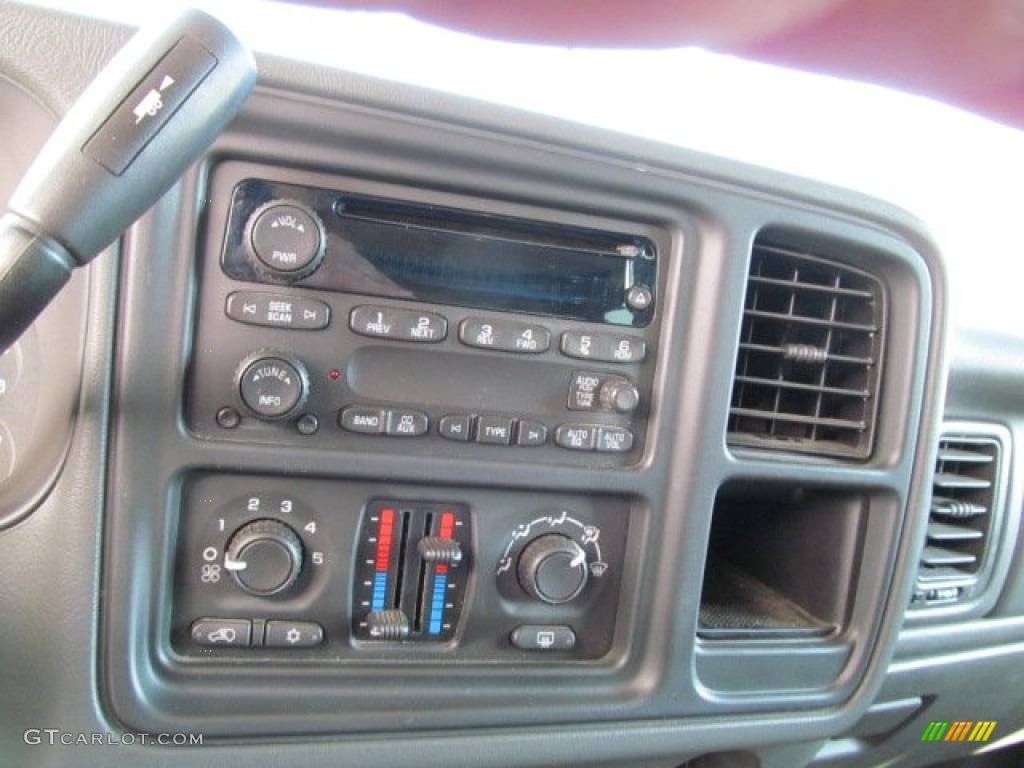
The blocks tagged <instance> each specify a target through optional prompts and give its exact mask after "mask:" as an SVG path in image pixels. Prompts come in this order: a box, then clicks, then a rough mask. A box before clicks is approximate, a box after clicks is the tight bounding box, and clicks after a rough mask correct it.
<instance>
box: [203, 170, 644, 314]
mask: <svg viewBox="0 0 1024 768" xmlns="http://www.w3.org/2000/svg"><path fill="white" fill-rule="evenodd" d="M222 264H223V267H224V270H225V272H226V273H227V274H228V275H229V276H230V277H232V278H234V279H236V280H245V281H251V282H264V283H273V284H289V283H294V282H297V281H298V280H302V281H303V285H307V286H309V287H310V288H317V289H320V290H329V291H341V292H345V293H357V294H363V295H368V296H379V297H385V298H391V299H403V300H412V301H417V302H423V303H429V304H448V305H455V306H464V307H474V308H479V309H487V310H497V311H505V312H519V313H525V314H532V315H540V316H548V317H561V318H566V319H570V320H581V321H584V322H592V323H603V324H608V325H617V326H628V327H634V328H642V327H646V326H647V325H648V324H649V323H650V322H651V319H652V317H653V314H654V305H655V291H656V286H657V280H656V277H657V253H656V249H655V247H654V244H653V243H652V242H651V241H650V240H648V239H646V238H643V237H638V236H635V235H624V234H619V233H614V232H603V231H596V230H590V229H583V228H580V227H574V226H567V225H562V224H554V223H549V222H538V221H528V220H524V219H515V218H509V217H502V216H495V215H489V214H481V213H476V212H468V211H461V210H455V209H451V208H444V207H439V206H433V205H424V204H415V203H408V202H398V201H394V200H385V199H381V198H375V197H369V196H362V195H354V194H348V193H341V192H335V191H329V190H323V189H315V188H310V187H297V186H292V185H287V184H281V183H276V182H269V181H264V180H255V179H249V180H246V181H243V182H242V183H241V184H239V185H238V186H237V187H236V188H235V191H234V196H233V199H232V204H231V214H230V221H229V227H228V236H227V239H226V241H225V245H224V252H223V255H222Z"/></svg>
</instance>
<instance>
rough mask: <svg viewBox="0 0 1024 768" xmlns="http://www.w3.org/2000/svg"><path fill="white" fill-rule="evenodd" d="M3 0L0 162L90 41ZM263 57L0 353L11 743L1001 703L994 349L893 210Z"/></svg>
mask: <svg viewBox="0 0 1024 768" xmlns="http://www.w3.org/2000/svg"><path fill="white" fill-rule="evenodd" d="M0 28H2V29H3V30H4V34H5V39H7V40H9V42H10V44H9V45H7V46H6V47H5V48H4V50H3V51H0V104H2V109H0V114H2V115H3V117H2V118H0V119H2V120H3V122H4V126H5V139H6V142H5V144H6V147H5V150H4V153H5V154H4V166H3V167H2V168H0V183H2V185H3V186H2V189H4V190H6V191H7V193H8V194H9V192H10V190H11V189H13V187H14V185H15V184H16V182H17V180H18V178H20V175H21V173H22V172H23V171H24V168H25V167H27V165H28V164H29V163H30V162H31V160H32V158H33V156H34V154H35V152H36V151H37V150H38V147H39V146H40V145H41V143H42V141H43V140H44V138H45V136H46V135H48V133H49V132H50V131H51V130H52V127H53V126H54V125H55V123H56V119H57V116H58V115H60V114H61V113H62V112H63V111H65V110H66V109H67V107H68V106H69V104H70V103H71V101H72V100H73V99H74V97H75V95H76V94H77V92H78V91H80V90H81V88H82V87H84V85H85V83H86V82H87V81H88V79H89V77H90V75H91V74H93V72H94V70H96V69H98V68H99V67H100V66H101V65H102V63H103V62H105V61H106V60H107V59H108V58H109V57H110V56H111V55H112V54H113V53H114V51H115V50H116V49H117V47H118V46H119V44H120V43H121V42H123V40H124V39H126V37H127V32H126V30H124V29H122V28H120V27H117V26H115V25H111V24H106V23H102V22H97V21H89V20H85V19H79V18H76V17H68V16H62V15H60V14H56V13H51V12H43V11H38V10H31V9H28V8H24V7H21V6H17V5H11V4H3V5H0ZM61 41H74V44H73V45H72V46H71V48H72V50H70V51H68V52H67V53H66V54H65V53H63V52H62V53H61V55H58V56H53V55H52V53H51V51H52V49H53V48H54V47H57V46H58V45H59V44H61ZM258 62H259V65H260V78H259V82H258V84H257V86H256V88H255V90H254V91H253V93H252V94H251V96H250V97H249V99H248V100H247V101H246V103H245V105H244V107H243V109H242V111H241V113H240V114H239V116H238V117H237V118H236V119H235V120H234V122H232V124H231V125H230V127H229V128H228V129H227V130H226V131H225V132H224V134H223V135H221V136H220V138H218V139H217V140H216V142H215V143H214V145H213V146H212V147H211V148H210V150H209V151H208V152H207V153H206V154H205V155H204V156H203V158H202V159H201V160H200V161H199V162H198V163H197V164H195V165H194V166H193V167H192V168H190V170H189V171H188V172H187V173H186V175H185V176H184V177H183V178H182V179H181V181H180V182H179V183H178V184H177V185H175V186H174V187H173V188H172V189H171V190H170V191H169V192H168V193H167V194H166V195H165V196H164V197H163V198H161V200H160V201H159V202H158V203H157V204H156V205H155V206H154V207H153V208H152V209H151V210H150V211H149V212H148V213H147V214H146V215H145V216H144V217H143V218H142V219H140V220H139V221H138V222H137V223H136V224H135V225H133V226H132V228H131V229H130V230H128V231H127V232H126V233H125V234H124V236H123V237H122V238H121V239H120V240H119V241H118V243H116V244H115V246H113V247H111V248H110V249H109V251H108V252H107V253H106V254H104V255H103V256H102V257H101V258H100V259H98V260H97V261H96V262H95V263H94V264H93V265H91V266H90V267H89V268H88V270H84V271H81V273H80V274H78V275H76V277H75V278H74V279H73V281H72V283H71V284H69V285H68V286H67V288H66V289H65V291H64V292H63V293H62V294H61V295H60V297H59V299H58V301H57V302H55V303H54V305H52V306H51V307H50V308H49V309H48V310H47V312H46V313H45V314H44V315H43V316H42V317H41V318H40V320H39V321H38V322H37V324H36V325H35V326H33V327H32V328H31V329H30V330H29V332H28V333H27V334H26V335H25V336H23V337H22V339H21V340H20V341H19V342H18V343H17V344H16V345H15V346H14V347H13V348H12V349H11V350H10V351H8V352H7V353H6V354H5V355H4V356H3V357H0V384H2V386H0V517H2V519H0V524H2V525H3V529H2V530H0V573H2V579H0V582H2V583H3V588H2V590H0V600H2V610H3V616H4V620H3V622H2V625H0V665H2V666H0V680H2V685H0V712H2V713H3V715H4V716H3V717H2V718H0V722H2V725H0V739H2V744H3V754H4V757H5V759H6V758H7V756H8V755H10V756H11V759H12V760H13V763H12V764H15V763H16V764H20V765H36V764H63V763H65V762H72V761H73V762H75V764H82V765H93V764H95V765H108V766H110V765H114V766H117V765H122V764H124V765H134V764H138V763H139V762H147V763H148V762H159V763H160V764H162V765H168V766H171V765H189V766H192V767H193V768H194V767H195V766H199V765H206V764H213V763H215V762H216V763H218V764H220V765H223V766H233V765H247V766H254V765H264V764H267V765H269V764H280V763H302V764H307V765H338V764H354V765H361V766H362V765H365V766H370V765H389V766H390V765H396V764H400V763H408V762H416V763H418V764H422V765H445V766H457V765H465V766H497V765H509V766H528V765H581V766H582V765H588V766H594V765H608V766H651V767H652V768H653V767H655V766H666V768H668V767H671V766H681V765H687V766H714V765H739V766H766V767H767V766H776V765H777V766H784V765H785V766H795V765H815V766H836V767H839V766H862V765H879V764H891V765H928V764H932V763H938V762H940V761H943V760H952V759H956V758H961V757H964V756H966V755H968V754H970V753H972V752H973V751H975V750H976V749H978V748H979V747H981V746H983V745H988V744H990V743H996V742H997V741H998V740H999V739H1004V740H1006V743H1007V744H1012V743H1013V742H1014V739H1015V737H1014V734H1018V736H1017V738H1019V733H1020V732H1021V729H1024V710H1022V709H1021V707H1020V696H1019V693H1018V691H1019V684H1020V683H1021V682H1022V681H1021V675H1022V670H1024V552H1022V551H1021V547H1020V545H1019V530H1020V528H1019V524H1020V514H1021V508H1022V498H1024V496H1022V495H1024V486H1022V470H1021V462H1022V459H1021V458H1020V457H1019V454H1020V453H1021V451H1020V445H1021V439H1022V430H1024V401H1022V398H1021V394H1020V393H1021V392H1022V391H1024V389H1022V388H1021V383H1022V380H1024V340H1022V338H1021V336H1020V334H1019V333H1015V332H1014V329H1010V332H1004V333H995V332H991V331H981V330H971V329H969V328H966V327H960V326H955V325H952V324H951V323H950V311H949V303H948V297H949V292H950V286H949V285H948V283H947V278H946V267H945V263H944V260H943V256H942V255H941V254H940V253H939V251H938V249H937V247H936V246H935V244H934V243H933V241H932V240H931V238H930V236H929V235H928V233H927V231H926V229H925V228H924V226H923V225H922V224H921V223H920V222H919V221H917V220H916V219H915V218H913V217H912V216H911V215H909V214H907V213H905V212H904V211H902V210H900V209H898V208H896V207H894V206H892V205H890V204H888V203H883V202H881V201H878V200H875V199H872V198H868V197H865V196H862V195H859V194H856V193H853V192H849V191H845V190H840V189H837V188H833V187H828V186H826V185H823V184H819V183H817V182H811V181H807V180H804V179H799V178H795V177H790V176H786V175H784V174H780V173H775V172H771V171H766V170H763V169H759V168H755V167H751V166H745V165H742V164H739V163H734V162H730V161H726V160H722V159H719V158H713V157H709V156H704V155H700V154H697V153H692V152H688V151H684V150H680V149H676V148H673V147H668V146H665V145H661V144H657V143H654V142H648V141H644V140H641V139H636V138H631V137H625V136H621V135H617V134H612V133H605V132H603V131H600V130H597V129H591V128H584V127H580V126H577V125H573V124H569V123H563V122H559V121H557V120H553V119H547V118H543V117H539V116H535V115H529V114H525V113H521V112H516V111H512V110H508V109H505V108H497V107H493V106H489V105H482V104H479V103H475V102H471V101H469V100H461V99H459V98H456V97H452V96H446V95H435V94H428V93H426V92H424V91H421V90H418V89H415V88H412V87H406V86H397V85H395V84H392V83H384V82H379V81H375V80H372V79H369V78H364V77H360V76H357V75H350V74H345V73H339V72H335V71H329V70H324V69H320V68H317V67H313V66H311V65H305V64H299V63H296V62H292V61H287V60H283V59H275V58H273V57H269V56H265V57H260V58H259V59H258ZM986 279H990V280H993V281H997V280H999V279H1000V276H999V275H997V274H992V275H990V276H988V277H987V278H986ZM965 724H968V725H965ZM97 736H98V737H99V739H98V740H97V738H96V737H97ZM161 737H166V738H161ZM83 738H84V739H85V743H83V741H82V739H83ZM147 739H148V740H149V743H147ZM154 742H155V743H154ZM932 742H935V743H932ZM186 746H187V748H185V747H186ZM1016 758H1019V754H1011V756H1010V757H1009V758H1008V759H1011V760H1012V759H1016ZM965 764H966V763H965ZM1008 764H1009V763H1008Z"/></svg>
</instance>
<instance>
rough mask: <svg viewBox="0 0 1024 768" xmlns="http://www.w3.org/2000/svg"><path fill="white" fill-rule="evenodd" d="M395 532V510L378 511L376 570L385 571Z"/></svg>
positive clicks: (389, 559) (389, 558)
mask: <svg viewBox="0 0 1024 768" xmlns="http://www.w3.org/2000/svg"><path fill="white" fill-rule="evenodd" d="M394 532H395V510H393V509H384V510H381V513H380V528H379V530H378V533H377V572H378V573H387V570H388V563H390V562H391V540H392V538H393V536H394Z"/></svg>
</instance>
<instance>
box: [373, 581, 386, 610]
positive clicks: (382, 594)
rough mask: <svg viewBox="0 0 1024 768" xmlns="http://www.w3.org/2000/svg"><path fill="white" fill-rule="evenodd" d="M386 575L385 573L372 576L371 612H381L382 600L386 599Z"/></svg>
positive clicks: (382, 607)
mask: <svg viewBox="0 0 1024 768" xmlns="http://www.w3.org/2000/svg"><path fill="white" fill-rule="evenodd" d="M387 591H388V575H387V574H386V573H377V574H374V578H373V603H372V605H371V610H374V611H383V610H384V600H385V599H386V598H387Z"/></svg>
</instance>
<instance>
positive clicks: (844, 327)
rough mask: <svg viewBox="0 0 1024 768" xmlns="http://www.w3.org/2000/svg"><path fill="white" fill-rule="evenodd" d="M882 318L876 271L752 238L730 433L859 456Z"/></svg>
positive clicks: (870, 429) (869, 423) (867, 433)
mask: <svg viewBox="0 0 1024 768" xmlns="http://www.w3.org/2000/svg"><path fill="white" fill-rule="evenodd" d="M884 321H885V305H884V300H883V292H882V286H881V284H880V282H879V281H878V280H877V279H876V278H874V277H873V276H871V275H869V274H867V273H865V272H863V271H861V270H859V269H855V268H853V267H850V266H847V265H845V264H838V263H836V262H833V261H830V260H827V259H824V258H820V257H818V256H816V255H812V254H809V253H805V252H803V251H800V250H796V249H794V248H791V247H787V246H783V245H780V244H776V243H774V242H769V241H767V240H766V239H764V238H762V237H758V238H757V240H756V241H755V242H754V249H753V255H752V259H751V268H750V275H749V278H748V281H747V294H746V303H745V305H744V312H743V329H742V333H741V336H740V345H739V353H738V355H737V359H736V374H735V381H734V382H733V391H732V404H731V408H730V411H729V414H730V418H729V441H730V442H731V443H733V444H738V445H748V446H756V447H760V448H772V449H777V450H788V451H800V452H805V453H816V454H822V455H828V456H840V457H845V458H857V459H863V458H867V457H868V456H869V455H870V453H871V446H872V439H873V435H874V422H875V413H876V410H877V401H878V397H877V395H878V383H879V377H880V369H881V354H882V348H883V347H882V341H883V331H884V328H883V326H884Z"/></svg>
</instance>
